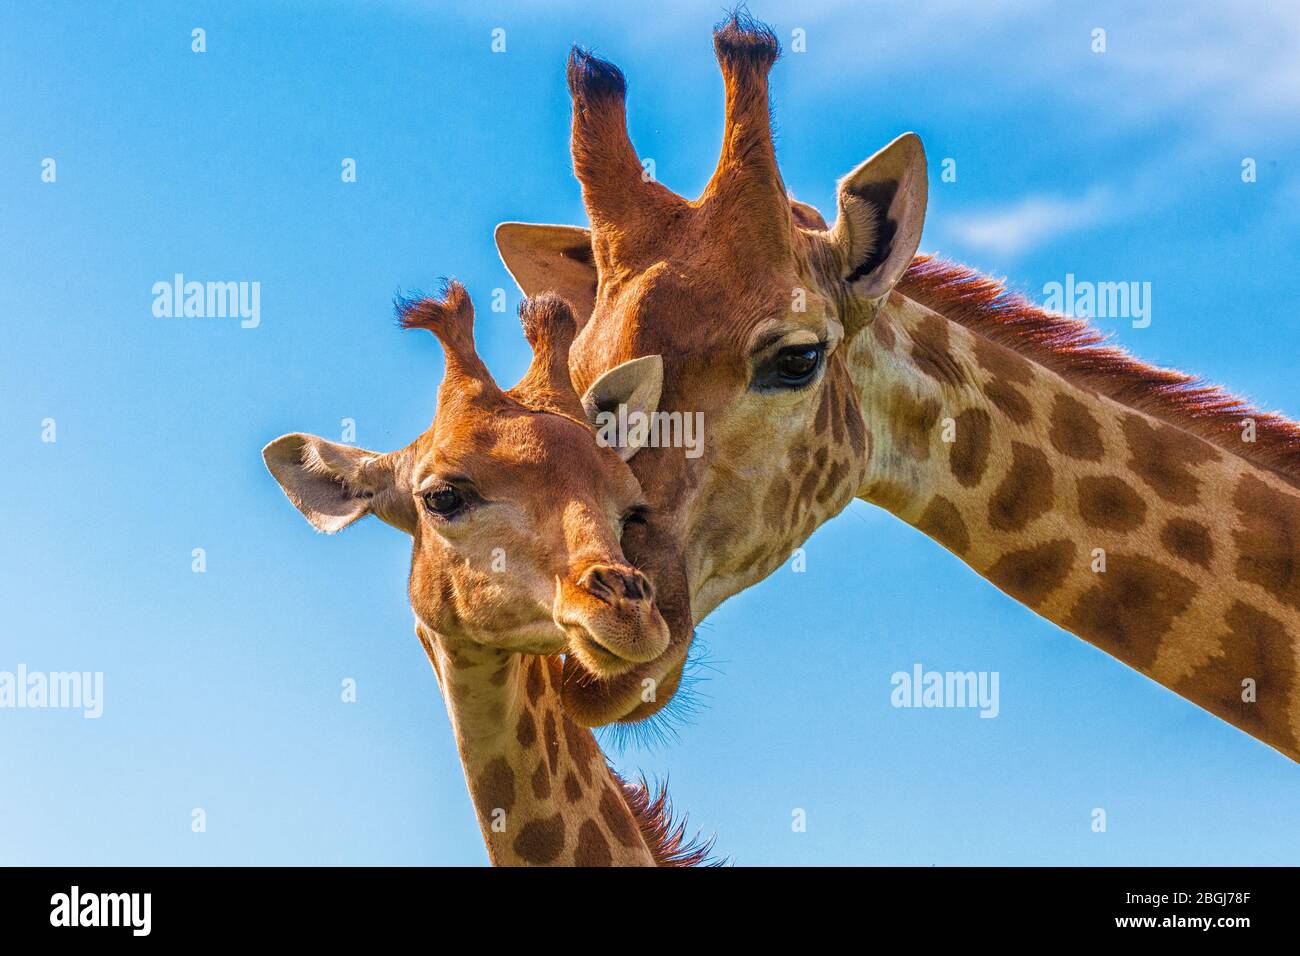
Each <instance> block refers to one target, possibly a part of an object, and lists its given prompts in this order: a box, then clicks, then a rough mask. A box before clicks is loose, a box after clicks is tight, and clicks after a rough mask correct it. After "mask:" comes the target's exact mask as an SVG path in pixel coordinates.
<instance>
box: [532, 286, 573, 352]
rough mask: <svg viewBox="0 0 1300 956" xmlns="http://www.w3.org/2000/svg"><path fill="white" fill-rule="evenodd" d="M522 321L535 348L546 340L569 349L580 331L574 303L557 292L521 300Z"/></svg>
mask: <svg viewBox="0 0 1300 956" xmlns="http://www.w3.org/2000/svg"><path fill="white" fill-rule="evenodd" d="M519 322H520V324H522V325H523V327H524V337H525V338H527V339H528V344H529V345H531V346H533V347H534V348H536V347H537V345H538V344H539V343H546V344H548V345H550V346H552V347H557V348H560V349H563V350H566V351H567V350H568V347H569V345H570V344H571V343H572V342H573V337H574V335H576V334H577V331H578V328H577V321H576V320H575V319H574V317H573V308H572V306H570V305H569V303H568V301H567V300H565V299H563V298H561V297H560V296H558V295H556V294H555V293H554V292H542V293H540V294H538V295H534V296H530V297H528V298H527V299H524V301H523V302H521V303H519Z"/></svg>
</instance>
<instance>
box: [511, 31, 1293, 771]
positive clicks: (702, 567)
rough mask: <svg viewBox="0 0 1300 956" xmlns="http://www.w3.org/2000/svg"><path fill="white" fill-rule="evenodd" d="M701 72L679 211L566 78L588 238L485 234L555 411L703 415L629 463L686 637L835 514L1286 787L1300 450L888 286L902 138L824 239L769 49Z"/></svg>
mask: <svg viewBox="0 0 1300 956" xmlns="http://www.w3.org/2000/svg"><path fill="white" fill-rule="evenodd" d="M714 46H715V50H716V52H717V56H718V61H719V63H720V65H721V68H722V73H723V77H724V80H725V84H726V119H725V131H724V136H723V147H722V156H721V158H720V160H719V162H718V166H717V169H716V171H715V172H714V174H713V177H712V179H711V180H710V181H709V184H708V186H707V187H706V188H705V190H704V193H703V194H702V195H701V196H700V198H699V199H697V200H695V201H693V202H692V201H687V200H685V199H683V198H681V197H680V196H677V195H676V194H675V193H672V192H671V191H670V190H668V189H666V188H665V187H663V186H662V185H660V184H658V183H655V182H649V183H647V182H644V181H643V178H642V176H641V165H640V162H639V161H638V159H637V154H636V152H635V150H634V149H633V147H632V144H631V142H630V140H629V139H628V136H627V128H626V113H625V85H624V82H623V77H622V74H621V73H620V72H619V71H618V69H617V68H616V67H614V66H613V65H612V64H610V63H607V62H605V61H603V60H600V59H597V58H595V57H593V56H591V55H589V54H586V53H584V52H582V51H581V50H578V49H575V50H574V52H573V53H572V54H571V56H570V60H569V68H568V78H569V87H570V91H571V93H572V96H573V134H572V148H573V159H574V169H575V173H576V175H577V177H578V179H579V181H580V182H581V184H582V194H583V202H584V205H585V206H586V209H587V212H588V215H589V217H590V220H591V229H590V231H588V230H585V229H579V228H577V227H570V226H535V225H527V224H522V223H506V224H503V225H502V226H500V227H499V228H498V231H497V238H498V247H499V249H500V251H501V254H502V258H503V260H504V261H505V262H506V264H507V267H508V268H510V270H511V272H512V274H513V275H514V276H515V278H516V279H517V281H518V282H519V283H520V285H521V287H522V288H523V289H524V290H525V291H526V292H531V291H535V290H539V289H551V288H553V289H558V290H559V291H561V292H562V293H564V294H565V295H567V296H568V297H570V299H571V300H572V301H574V302H575V303H578V304H579V305H578V308H579V310H580V321H582V322H583V325H582V328H581V331H580V333H579V335H578V338H577V340H576V341H575V344H574V348H573V352H572V355H571V373H572V375H573V378H574V381H575V382H576V383H577V384H578V386H579V387H581V386H582V385H583V384H584V383H586V382H590V381H592V380H593V379H594V378H595V377H596V376H598V375H599V374H600V373H601V372H603V371H604V370H605V369H607V368H609V367H610V366H611V365H613V364H615V363H618V362H622V361H625V360H627V359H629V358H632V357H634V356H636V355H640V354H644V353H648V352H653V353H657V354H662V356H663V361H664V369H665V380H664V386H663V398H662V407H663V408H664V409H665V410H671V411H678V410H680V411H695V410H700V411H703V412H704V415H705V423H706V434H705V442H704V446H705V453H704V455H703V456H701V457H700V458H697V459H694V460H688V459H685V458H684V457H683V456H682V455H681V453H680V451H675V450H672V449H669V450H663V449H660V450H655V451H653V452H649V453H647V454H645V455H643V456H641V457H640V458H638V460H637V461H636V462H634V463H633V470H634V471H635V472H636V474H637V476H638V478H639V479H640V481H641V484H642V487H643V489H645V492H646V494H647V496H648V498H649V501H650V504H651V506H652V513H653V518H652V520H651V522H650V523H649V525H648V526H647V527H646V528H644V529H640V531H639V533H640V534H643V535H646V536H648V537H649V538H650V539H651V540H659V541H663V542H666V544H665V546H664V548H663V553H664V554H665V555H670V556H671V558H670V559H665V560H674V561H680V562H681V563H682V564H683V565H684V567H685V575H686V577H687V579H688V581H689V585H688V586H689V591H690V595H691V601H692V612H693V614H694V617H695V619H696V620H697V621H698V620H700V619H702V618H703V617H704V616H705V615H707V614H708V613H709V612H710V611H711V610H712V609H713V608H714V607H716V606H717V605H718V604H719V603H720V602H721V601H723V600H725V599H726V598H727V597H728V596H730V595H732V594H735V593H736V592H738V591H740V590H741V589H743V588H745V587H747V586H749V585H750V584H752V583H754V582H755V581H757V580H759V579H761V578H763V577H764V576H766V575H767V574H769V573H771V572H772V571H773V570H774V569H775V568H777V567H778V566H779V565H780V564H781V562H782V561H783V560H784V559H785V558H786V557H787V556H788V555H789V554H790V552H791V550H792V549H793V548H794V547H795V546H797V545H798V544H799V543H801V542H802V541H803V540H804V539H806V538H807V537H808V535H809V534H811V533H812V531H813V530H814V529H815V528H816V527H817V526H818V525H819V524H821V523H822V522H823V521H825V520H826V519H828V518H830V517H831V516H833V515H835V514H836V513H838V512H839V511H840V510H841V509H842V508H844V507H845V505H847V504H848V502H849V501H850V500H851V499H852V498H853V497H854V496H855V495H856V496H858V497H861V498H864V499H865V500H867V501H870V502H872V503H874V504H877V505H880V506H881V507H884V508H886V509H887V510H889V511H891V512H893V513H894V514H896V515H898V516H899V517H901V518H902V519H903V520H905V521H907V522H909V523H910V524H912V525H914V526H915V527H917V528H919V529H920V530H921V531H923V532H925V533H926V534H928V535H930V536H931V537H933V538H935V539H936V540H937V541H939V542H940V543H941V544H943V545H944V546H946V547H948V548H949V549H950V550H952V551H953V552H955V553H956V554H957V555H959V556H960V557H961V558H962V559H963V560H965V561H966V562H967V563H968V564H969V565H970V566H971V567H972V568H974V569H975V570H976V571H977V572H979V573H980V574H981V575H983V576H984V577H986V578H988V579H989V580H990V581H992V582H993V583H994V584H995V585H997V586H998V587H999V588H1001V589H1002V590H1003V591H1005V592H1006V593H1008V594H1010V595H1011V596H1012V597H1014V598H1015V599H1017V600H1019V601H1021V602H1023V603H1025V604H1026V605H1028V606H1029V607H1031V608H1033V609H1034V610H1035V611H1037V612H1038V613H1040V614H1042V615H1043V616H1044V617H1046V618H1048V619H1049V620H1051V621H1053V622H1055V623H1057V624H1059V625H1060V626H1061V627H1063V628H1065V629H1066V630H1068V631H1070V632H1072V633H1074V634H1076V635H1078V636H1080V637H1082V638H1084V639H1085V640H1088V641H1090V642H1091V643H1093V644H1095V645H1096V646H1098V647H1100V648H1102V649H1103V650H1105V651H1107V652H1108V653H1110V654H1113V655H1114V656H1116V657H1118V658H1119V659H1120V660H1122V661H1124V662H1125V663H1127V664H1129V665H1130V666H1132V667H1134V668H1136V669H1137V670H1139V671H1140V672H1142V673H1144V674H1146V675H1148V676H1149V677H1151V678H1153V679H1154V680H1156V681H1158V682H1160V683H1161V684H1163V685H1165V686H1166V687H1169V688H1171V689H1173V690H1175V691H1176V692H1178V693H1179V694H1181V695H1183V696H1184V697H1186V698H1188V699H1190V700H1192V701H1194V702H1195V703H1197V704H1199V705H1201V706H1202V707H1205V708H1206V709H1207V710H1210V711H1211V712H1213V713H1215V714H1218V715H1219V716H1221V717H1222V718H1223V719H1225V720H1227V721H1228V722H1230V723H1232V724H1234V725H1235V726H1237V727H1239V728H1241V729H1242V730H1244V731H1246V732H1247V733H1249V734H1251V735H1253V736H1255V737H1257V738H1258V739H1260V740H1262V741H1264V742H1265V743H1268V744H1270V745H1271V746H1273V747H1275V748H1277V749H1278V750H1280V751H1281V752H1282V753H1284V754H1286V755H1287V756H1289V757H1291V758H1292V759H1297V758H1300V680H1298V675H1300V640H1298V637H1300V494H1298V493H1297V488H1298V487H1300V426H1297V425H1295V424H1293V423H1291V422H1289V421H1285V420H1283V419H1281V418H1279V417H1277V416H1275V415H1271V414H1266V413H1263V412H1260V411H1258V410H1256V409H1254V408H1252V407H1251V406H1249V405H1248V404H1246V403H1245V402H1244V401H1242V400H1240V399H1238V398H1235V397H1233V396H1231V395H1228V394H1226V393H1224V392H1222V391H1220V390H1219V389H1217V388H1213V387H1208V386H1204V385H1202V384H1200V383H1198V382H1197V381H1195V380H1193V379H1192V378H1191V377H1190V376H1186V375H1183V374H1181V373H1178V372H1172V371H1167V370H1160V369H1155V368H1152V367H1151V366H1147V365H1144V364H1142V363H1140V362H1138V361H1137V360H1135V359H1132V358H1130V357H1129V356H1127V355H1126V354H1125V353H1123V352H1120V351H1119V350H1117V349H1114V348H1110V347H1107V346H1105V345H1103V344H1102V342H1101V337H1100V336H1099V335H1098V334H1097V333H1096V332H1095V331H1094V330H1093V329H1091V328H1090V327H1088V326H1087V325H1086V324H1085V323H1082V322H1076V321H1074V320H1071V319H1066V318H1064V317H1061V316H1057V315H1052V314H1049V313H1046V312H1044V311H1042V310H1040V309H1037V308H1035V307H1033V306H1032V305H1030V304H1029V303H1027V302H1025V301H1024V300H1023V299H1021V298H1019V297H1016V296H1013V295H1011V294H1009V293H1007V292H1006V291H1005V290H1004V289H1003V288H1002V286H1000V285H999V284H997V283H995V282H993V281H992V280H989V279H986V278H984V277H981V276H978V275H975V274H973V273H970V272H968V271H966V270H964V269H961V268H959V267H956V266H950V265H944V264H941V263H938V262H935V261H933V260H929V259H927V258H924V257H922V258H920V259H918V260H917V261H916V262H915V264H913V256H914V254H915V252H916V248H917V244H918V242H919V239H920V235H921V227H922V223H923V220H924V215H925V206H926V193H927V190H926V164H925V156H924V152H923V150H922V148H921V144H920V141H919V139H917V138H916V137H915V136H914V135H912V134H907V135H904V136H902V137H900V138H899V139H897V140H895V141H894V142H893V143H891V144H890V145H889V146H887V147H886V148H885V149H883V150H881V151H880V152H879V153H877V154H876V155H875V156H874V157H872V158H871V159H869V160H867V161H866V162H865V163H863V164H862V165H861V166H859V167H858V168H857V169H855V170H854V171H853V172H852V173H850V174H849V175H848V176H847V177H845V179H844V180H842V181H841V182H840V184H839V189H838V203H839V215H838V218H837V221H836V223H835V225H834V227H833V228H829V227H828V226H827V224H826V222H825V221H824V220H823V219H822V217H821V216H820V214H819V213H818V212H817V211H816V210H815V209H813V208H812V207H810V206H807V205H805V204H803V203H798V202H795V201H793V200H792V199H790V198H789V197H788V196H787V194H786V192H785V188H784V186H783V184H782V181H781V176H780V172H779V170H778V168H777V163H776V158H775V153H774V151H773V147H772V140H771V131H770V123H769V111H768V110H769V107H768V91H767V74H768V71H769V70H770V68H771V66H772V64H773V63H774V62H775V60H776V58H777V56H778V53H779V50H778V47H777V43H776V40H775V37H774V36H773V35H772V33H771V32H770V31H769V30H767V28H765V27H762V26H759V25H756V24H754V23H753V22H751V21H748V20H747V19H746V18H744V17H742V16H738V15H733V16H732V17H731V18H730V19H729V20H728V21H726V22H725V23H723V24H722V25H721V26H720V27H719V28H718V29H717V30H716V31H715V34H714ZM1247 421H1250V422H1251V423H1253V424H1252V425H1250V426H1247V425H1246V424H1245V423H1246V422H1247ZM1252 429H1253V434H1252ZM1243 436H1249V437H1254V438H1256V439H1257V440H1255V441H1254V442H1253V443H1252V442H1247V441H1243ZM641 546H642V547H643V548H644V549H645V550H647V551H653V550H654V549H653V546H652V545H650V544H645V543H643V544H642V545H641Z"/></svg>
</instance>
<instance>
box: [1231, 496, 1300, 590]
mask: <svg viewBox="0 0 1300 956" xmlns="http://www.w3.org/2000/svg"><path fill="white" fill-rule="evenodd" d="M1232 503H1233V505H1234V506H1235V507H1236V509H1237V513H1238V516H1239V517H1240V519H1241V526H1240V527H1239V528H1238V529H1237V530H1235V531H1234V532H1233V533H1232V537H1233V539H1234V540H1235V541H1236V543H1237V576H1238V577H1240V578H1241V579H1242V580H1243V581H1249V582H1250V583H1251V584H1257V585H1259V586H1260V587H1262V588H1263V589H1264V590H1265V591H1267V592H1268V593H1269V594H1271V595H1273V597H1275V598H1277V600H1279V601H1281V602H1282V603H1283V604H1286V605H1288V606H1290V607H1293V608H1300V498H1297V497H1296V496H1295V495H1290V494H1286V493H1284V492H1281V491H1277V490H1275V489H1274V488H1272V487H1271V486H1269V485H1268V484H1266V483H1264V482H1263V481H1261V480H1260V479H1259V478H1256V477H1255V476H1254V475H1246V476H1244V477H1243V478H1242V479H1241V481H1240V482H1239V483H1238V484H1237V489H1236V491H1235V492H1234V493H1233V496H1232Z"/></svg>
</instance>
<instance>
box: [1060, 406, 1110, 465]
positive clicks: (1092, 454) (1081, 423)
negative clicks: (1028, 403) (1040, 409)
mask: <svg viewBox="0 0 1300 956" xmlns="http://www.w3.org/2000/svg"><path fill="white" fill-rule="evenodd" d="M1047 438H1048V441H1050V442H1051V443H1052V447H1053V448H1055V449H1056V450H1057V451H1058V452H1060V453H1061V454H1062V455H1066V456H1068V457H1070V458H1078V459H1080V460H1081V461H1101V456H1102V455H1103V454H1104V453H1105V450H1106V449H1105V445H1104V444H1103V443H1102V440H1101V426H1100V425H1098V424H1097V420H1096V419H1095V418H1093V417H1092V415H1091V414H1089V412H1088V408H1087V406H1086V405H1084V404H1083V402H1081V401H1079V400H1078V399H1076V398H1074V397H1073V396H1070V395H1066V394H1063V393H1058V394H1057V396H1056V398H1055V400H1054V401H1053V402H1052V419H1051V428H1050V430H1049V431H1048V433H1047Z"/></svg>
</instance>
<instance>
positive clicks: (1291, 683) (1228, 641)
mask: <svg viewBox="0 0 1300 956" xmlns="http://www.w3.org/2000/svg"><path fill="white" fill-rule="evenodd" d="M1224 623H1225V624H1226V625H1227V628H1228V630H1227V633H1226V634H1223V635H1222V636H1221V637H1220V638H1219V646H1220V648H1221V650H1220V653H1218V654H1216V655H1215V656H1214V657H1212V658H1211V659H1210V660H1208V661H1206V662H1205V663H1204V664H1202V665H1201V666H1200V667H1199V668H1197V669H1196V670H1195V671H1194V672H1192V673H1191V674H1190V675H1188V676H1187V677H1186V678H1184V679H1183V680H1182V681H1180V682H1179V683H1178V685H1177V687H1175V690H1177V691H1178V692H1179V693H1181V694H1184V695H1185V696H1187V697H1189V698H1190V699H1192V700H1194V701H1196V702H1197V703H1198V704H1200V705H1201V706H1202V707H1204V708H1205V709H1206V710H1208V711H1210V713H1212V714H1217V715H1218V716H1220V717H1222V718H1223V719H1224V720H1226V721H1228V722H1229V723H1231V724H1233V725H1234V726H1236V727H1240V728H1241V729H1242V730H1244V731H1246V733H1248V734H1250V735H1252V736H1254V737H1258V738H1259V739H1260V740H1263V741H1264V742H1266V743H1269V744H1272V745H1273V746H1275V747H1278V748H1279V749H1281V750H1284V751H1287V752H1289V753H1292V754H1294V753H1295V752H1296V747H1297V743H1300V741H1297V740H1296V738H1295V733H1294V732H1293V731H1292V729H1291V724H1290V713H1291V698H1292V695H1293V693H1294V691H1295V658H1294V652H1293V651H1292V647H1293V646H1294V644H1295V641H1294V639H1293V638H1292V637H1291V635H1289V634H1287V632H1286V628H1285V627H1284V626H1283V625H1282V623H1281V622H1280V621H1278V620H1277V619H1276V618H1274V617H1272V616H1271V615H1269V614H1265V613H1264V612H1263V611H1259V610H1257V609H1255V608H1253V607H1251V606H1250V605H1248V604H1245V603H1243V602H1241V601H1236V602H1234V603H1233V605H1232V607H1230V608H1229V609H1228V612H1227V613H1226V614H1225V615H1224ZM1246 678H1251V679H1252V680H1254V681H1255V700H1254V701H1253V702H1248V701H1244V700H1242V699H1241V695H1242V692H1243V690H1244V688H1243V687H1242V681H1243V680H1245V679H1246Z"/></svg>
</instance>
